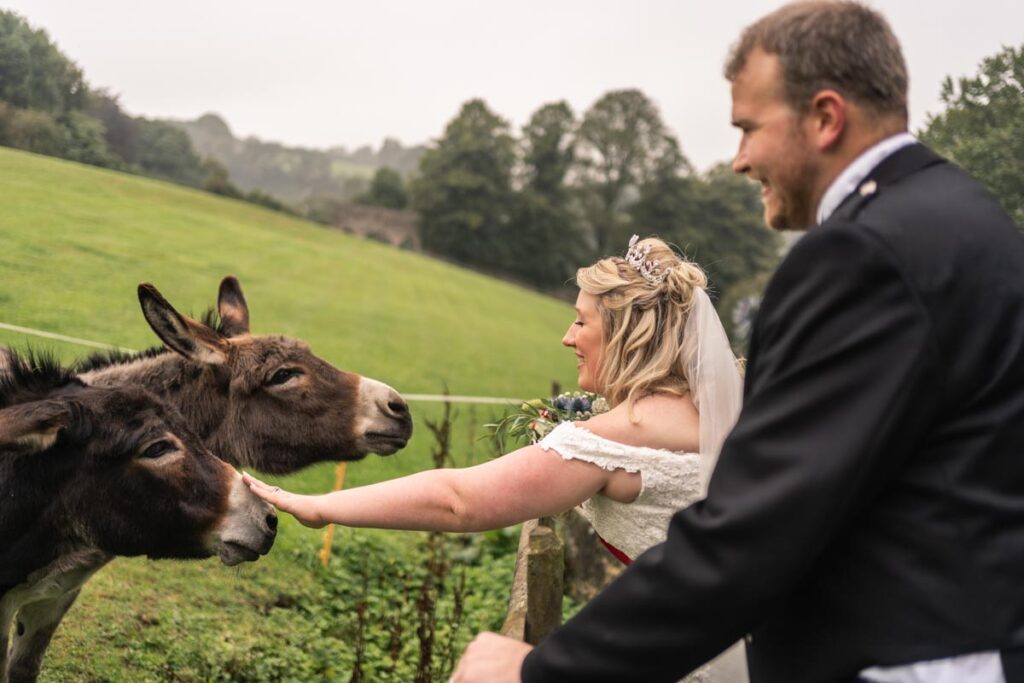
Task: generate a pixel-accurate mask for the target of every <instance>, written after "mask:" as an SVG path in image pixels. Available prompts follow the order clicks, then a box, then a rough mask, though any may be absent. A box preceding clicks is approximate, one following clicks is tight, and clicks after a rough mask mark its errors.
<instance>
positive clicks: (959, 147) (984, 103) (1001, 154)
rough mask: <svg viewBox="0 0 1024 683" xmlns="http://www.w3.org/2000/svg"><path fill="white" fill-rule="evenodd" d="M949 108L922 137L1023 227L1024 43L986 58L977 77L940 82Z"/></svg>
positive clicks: (932, 121)
mask: <svg viewBox="0 0 1024 683" xmlns="http://www.w3.org/2000/svg"><path fill="white" fill-rule="evenodd" d="M941 98H942V102H943V104H945V105H946V110H945V111H944V112H942V113H941V114H939V115H937V116H931V117H929V119H928V123H927V125H926V126H925V130H924V131H923V132H922V133H920V138H921V140H922V141H923V142H925V143H926V144H928V145H930V146H932V147H933V148H934V149H936V150H937V151H939V152H940V153H942V154H944V155H946V156H947V157H949V158H950V159H952V160H953V161H955V162H956V163H958V164H960V165H961V166H963V167H964V168H965V169H967V170H968V171H969V172H970V173H971V174H973V175H974V176H975V177H976V178H977V179H978V180H979V181H981V182H982V183H983V184H985V185H986V186H987V187H988V188H989V189H990V190H991V191H992V192H993V193H994V194H995V195H996V196H997V197H999V199H1000V201H1001V202H1002V203H1003V206H1004V207H1005V208H1006V210H1007V211H1008V212H1009V213H1010V215H1011V216H1013V218H1014V219H1015V220H1016V221H1017V224H1018V225H1020V226H1024V44H1022V45H1021V46H1020V47H1016V48H1014V47H1005V48H1003V49H1002V50H1000V51H999V52H998V53H996V54H995V55H993V56H991V57H986V58H985V59H984V60H983V61H982V63H981V66H980V67H979V69H978V73H977V75H975V76H974V77H973V78H960V79H958V80H957V81H956V83H954V81H953V79H952V78H950V77H948V76H947V77H946V80H945V82H944V83H943V85H942V95H941Z"/></svg>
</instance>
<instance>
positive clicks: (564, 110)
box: [522, 101, 576, 200]
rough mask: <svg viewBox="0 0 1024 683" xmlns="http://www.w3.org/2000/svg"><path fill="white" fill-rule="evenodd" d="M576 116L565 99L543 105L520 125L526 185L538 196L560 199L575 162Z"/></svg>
mask: <svg viewBox="0 0 1024 683" xmlns="http://www.w3.org/2000/svg"><path fill="white" fill-rule="evenodd" d="M575 134H576V118H575V116H574V115H573V113H572V108H570V107H569V105H568V103H566V102H565V101H561V102H554V103H552V104H546V105H544V106H543V107H541V108H540V109H538V110H537V111H536V112H534V114H533V116H531V117H530V121H529V122H528V123H527V124H526V125H525V126H523V143H522V144H523V163H524V165H525V167H526V169H525V175H526V186H527V187H529V188H530V189H531V190H533V191H534V192H536V193H537V194H539V195H542V196H544V197H548V198H550V199H553V200H555V199H559V198H561V197H563V196H564V194H565V177H566V175H567V174H568V173H569V169H571V168H572V165H573V163H574V162H575V161H576V140H575V137H574V136H575Z"/></svg>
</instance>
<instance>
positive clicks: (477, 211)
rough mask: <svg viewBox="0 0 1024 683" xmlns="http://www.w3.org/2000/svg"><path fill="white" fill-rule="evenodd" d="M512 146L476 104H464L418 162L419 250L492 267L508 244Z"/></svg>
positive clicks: (502, 127)
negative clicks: (421, 248) (434, 144)
mask: <svg viewBox="0 0 1024 683" xmlns="http://www.w3.org/2000/svg"><path fill="white" fill-rule="evenodd" d="M514 163H515V143H514V141H513V139H512V137H511V135H510V134H509V129H508V124H507V123H506V122H505V121H504V120H503V119H501V118H499V117H498V116H496V115H495V114H493V113H492V112H491V111H490V109H488V108H487V105H486V104H485V103H484V102H483V101H482V100H470V101H469V102H466V103H465V104H464V105H463V106H462V109H461V111H460V112H459V114H458V116H456V117H455V118H454V119H453V120H452V121H451V122H450V123H449V124H448V126H447V128H446V129H445V133H444V135H443V136H442V137H441V139H440V140H439V141H438V143H437V145H436V146H435V147H434V148H432V149H430V150H428V151H427V152H426V153H425V154H424V155H423V158H422V160H421V162H420V176H419V178H418V179H417V181H416V182H415V183H414V185H413V205H414V208H415V209H416V210H417V211H419V212H420V216H421V220H420V230H421V238H422V241H423V246H424V247H425V248H426V249H428V250H430V251H433V252H435V253H438V254H442V255H444V256H448V257H451V258H454V259H457V260H459V261H461V262H464V263H474V264H478V265H483V266H490V267H495V266H498V267H500V265H501V264H502V263H503V261H504V259H503V257H502V256H503V255H502V249H503V247H504V245H505V244H507V243H508V242H509V237H510V235H509V230H508V227H509V223H510V211H511V208H512V203H513V193H512V168H513V164H514Z"/></svg>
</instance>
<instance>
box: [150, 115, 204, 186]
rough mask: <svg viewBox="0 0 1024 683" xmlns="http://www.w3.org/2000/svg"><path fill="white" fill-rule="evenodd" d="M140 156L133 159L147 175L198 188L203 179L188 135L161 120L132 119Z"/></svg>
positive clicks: (197, 158) (200, 166) (199, 163)
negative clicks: (136, 130)
mask: <svg viewBox="0 0 1024 683" xmlns="http://www.w3.org/2000/svg"><path fill="white" fill-rule="evenodd" d="M135 122H136V125H137V126H138V141H139V142H138V150H139V155H138V157H137V158H136V159H135V160H134V161H135V162H136V163H137V164H138V167H139V168H140V169H141V171H142V172H143V173H145V174H146V175H151V176H154V177H156V178H162V179H164V180H170V181H172V182H176V183H181V184H182V185H190V186H193V187H197V186H198V185H199V183H200V182H201V180H202V178H203V170H202V165H201V162H200V161H199V157H198V156H196V153H195V150H193V149H192V143H191V142H189V139H188V135H187V134H186V133H185V132H184V131H182V130H179V129H178V128H175V127H174V126H171V125H168V124H166V123H163V122H161V121H151V120H148V119H144V118H137V119H135Z"/></svg>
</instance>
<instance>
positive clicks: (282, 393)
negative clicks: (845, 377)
mask: <svg viewBox="0 0 1024 683" xmlns="http://www.w3.org/2000/svg"><path fill="white" fill-rule="evenodd" d="M139 302H140V303H141V304H142V312H143V315H144V316H145V318H146V321H147V322H149V325H150V327H152V328H153V331H154V332H156V334H157V336H158V337H159V338H160V339H161V341H163V343H164V344H165V345H166V346H165V348H157V349H150V350H149V351H145V352H143V353H140V354H134V355H125V354H119V353H108V354H98V355H95V356H93V357H91V358H89V359H88V360H86V361H85V362H83V363H81V364H79V365H78V366H77V367H76V371H77V372H78V373H79V376H80V377H81V379H82V381H83V382H85V383H86V384H90V385H93V386H122V385H128V384H137V385H141V386H145V387H146V388H148V389H150V390H151V391H153V392H155V393H157V394H159V395H160V396H162V397H163V398H164V400H166V401H168V402H170V403H173V404H174V405H175V406H176V407H177V408H178V410H180V411H181V412H182V414H183V415H184V416H185V419H186V420H187V422H188V424H189V426H190V427H191V428H192V429H193V430H194V431H196V432H197V433H198V434H199V436H200V437H201V438H202V439H203V440H204V441H205V443H206V445H207V446H208V447H209V448H210V449H211V450H213V451H214V452H215V453H217V455H218V456H219V457H220V458H222V459H224V460H225V461H227V462H229V463H231V464H233V465H236V466H243V467H251V468H254V469H257V470H261V471H264V472H270V473H274V474H282V473H286V472H293V471H295V470H298V469H300V468H302V467H305V466H307V465H310V464H312V463H315V462H322V461H327V460H333V461H338V460H358V459H360V458H362V457H364V456H365V455H367V454H368V453H378V454H381V455H389V454H391V453H394V452H395V451H397V450H399V449H401V448H403V447H404V446H405V445H406V443H407V442H408V440H409V437H410V435H411V434H412V418H411V417H410V415H409V407H408V405H406V403H405V401H404V400H402V397H401V396H399V395H398V392H396V391H395V390H394V389H392V388H391V387H389V386H387V385H386V384H382V383H380V382H377V381H375V380H372V379H369V378H366V377H360V376H359V375H356V374H352V373H349V372H343V371H341V370H338V369H337V368H335V367H334V366H333V365H331V364H330V363H328V362H327V361H325V360H323V359H321V358H319V357H318V356H316V355H314V354H313V352H312V351H310V349H309V347H308V346H307V345H306V344H305V343H303V342H301V341H298V340H295V339H289V338H287V337H276V336H254V335H251V334H249V308H248V306H247V305H246V303H245V297H244V296H243V295H242V289H241V287H240V286H239V284H238V280H236V279H235V278H234V277H230V276H229V277H226V278H224V280H223V281H222V282H221V283H220V293H219V296H218V298H217V313H218V315H219V318H220V324H219V326H217V327H216V329H214V326H213V325H214V322H212V316H208V319H207V322H205V323H204V322H199V321H196V320H193V319H191V318H188V317H186V316H184V315H182V314H180V313H178V311H176V310H175V309H174V307H172V306H171V305H170V304H169V303H167V301H166V300H165V299H164V298H163V297H162V296H161V295H160V292H158V291H157V289H156V288H155V287H153V286H152V285H149V284H142V285H139ZM207 323H209V324H207Z"/></svg>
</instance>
